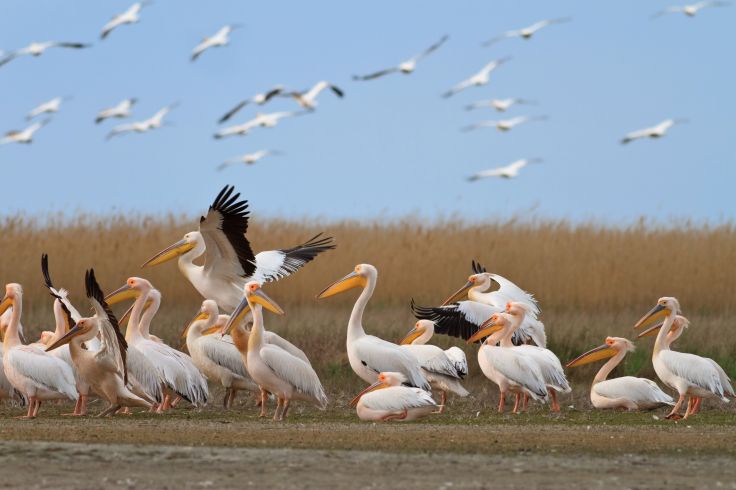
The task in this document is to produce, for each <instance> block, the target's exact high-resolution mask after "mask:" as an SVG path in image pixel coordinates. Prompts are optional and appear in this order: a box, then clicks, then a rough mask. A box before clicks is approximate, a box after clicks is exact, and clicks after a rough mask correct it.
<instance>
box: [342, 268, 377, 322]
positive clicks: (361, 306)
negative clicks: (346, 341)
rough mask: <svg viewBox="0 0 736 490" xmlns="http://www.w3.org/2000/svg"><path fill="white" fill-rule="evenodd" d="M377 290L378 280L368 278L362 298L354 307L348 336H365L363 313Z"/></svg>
mask: <svg viewBox="0 0 736 490" xmlns="http://www.w3.org/2000/svg"><path fill="white" fill-rule="evenodd" d="M375 289H376V278H375V277H373V276H370V275H369V276H368V278H367V280H366V285H365V287H363V291H361V292H360V296H358V299H357V300H356V301H355V305H353V311H352V312H351V313H350V321H349V322H348V336H361V335H365V330H363V312H364V311H365V306H366V305H367V304H368V301H370V299H371V296H373V291H374V290H375Z"/></svg>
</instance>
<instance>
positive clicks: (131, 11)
mask: <svg viewBox="0 0 736 490" xmlns="http://www.w3.org/2000/svg"><path fill="white" fill-rule="evenodd" d="M150 3H151V2H136V3H134V4H133V5H131V6H130V7H129V8H128V10H126V11H125V12H123V13H122V14H117V15H115V16H113V18H112V19H110V22H108V23H107V24H105V25H104V27H103V28H102V32H100V39H105V38H106V37H107V36H108V35H109V34H110V33H111V32H112V31H113V30H115V29H117V28H118V27H120V26H122V25H125V24H136V23H138V21H140V20H141V18H140V13H141V9H142V8H143V6H144V5H149V4H150Z"/></svg>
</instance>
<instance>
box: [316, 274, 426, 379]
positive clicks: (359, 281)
mask: <svg viewBox="0 0 736 490" xmlns="http://www.w3.org/2000/svg"><path fill="white" fill-rule="evenodd" d="M377 280H378V270H377V269H376V268H375V267H373V266H372V265H370V264H358V265H356V266H355V269H354V270H353V272H351V273H350V274H348V275H347V276H345V277H343V278H342V279H338V280H337V281H335V282H334V283H332V284H331V285H329V286H327V287H326V288H325V289H324V290H323V291H322V292H321V293H319V294H318V295H317V298H318V299H321V298H329V297H330V296H334V295H336V294H339V293H342V292H344V291H348V290H350V289H353V288H357V287H359V288H361V289H362V292H361V293H360V296H359V297H358V300H357V301H356V302H355V306H353V311H352V313H351V314H350V321H349V322H348V339H347V350H348V360H349V361H350V367H352V368H353V372H355V374H357V375H358V376H359V377H360V378H361V379H363V381H365V382H366V383H371V384H372V383H375V382H376V379H378V374H379V373H382V372H398V373H401V374H403V375H404V376H406V378H407V379H408V383H409V384H410V385H411V386H415V387H417V388H421V389H423V390H426V391H429V390H430V386H429V383H428V382H427V379H426V378H425V377H424V374H422V370H421V366H420V365H419V361H418V360H417V358H416V357H414V356H413V355H411V354H410V353H409V352H407V351H406V350H405V349H402V348H401V347H399V346H398V345H396V344H393V343H391V342H387V341H385V340H383V339H379V338H378V337H375V336H373V335H367V334H366V333H365V330H363V311H364V310H365V307H366V305H367V304H368V301H369V300H370V299H371V296H373V290H374V289H375V288H376V282H377Z"/></svg>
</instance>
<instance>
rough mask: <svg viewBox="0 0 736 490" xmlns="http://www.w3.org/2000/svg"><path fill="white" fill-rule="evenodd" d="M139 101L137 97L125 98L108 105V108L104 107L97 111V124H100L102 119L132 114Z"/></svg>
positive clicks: (119, 117)
mask: <svg viewBox="0 0 736 490" xmlns="http://www.w3.org/2000/svg"><path fill="white" fill-rule="evenodd" d="M137 101H138V99H135V98H131V99H124V100H121V101H120V102H118V103H117V105H114V106H112V107H108V108H107V109H102V110H101V111H100V112H98V113H97V117H96V118H95V124H100V123H101V122H102V121H104V120H106V119H110V118H113V117H114V118H118V119H122V118H125V117H129V116H130V114H131V112H130V111H131V109H132V108H133V106H134V105H135V103H136V102H137Z"/></svg>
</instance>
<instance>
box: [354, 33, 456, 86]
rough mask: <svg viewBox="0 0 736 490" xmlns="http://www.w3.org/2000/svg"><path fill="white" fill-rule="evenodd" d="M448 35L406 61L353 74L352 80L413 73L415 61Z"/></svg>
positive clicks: (436, 46) (438, 45) (445, 39)
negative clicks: (367, 72)
mask: <svg viewBox="0 0 736 490" xmlns="http://www.w3.org/2000/svg"><path fill="white" fill-rule="evenodd" d="M448 37H449V36H442V38H441V39H440V40H439V41H437V42H436V43H434V44H433V45H431V46H430V47H428V48H427V49H425V50H424V51H422V52H421V53H419V54H417V55H415V56H413V57H412V58H409V59H408V60H406V61H402V62H401V63H399V64H398V65H396V66H392V67H391V68H386V69H385V70H380V71H377V72H374V73H370V74H368V75H353V80H363V81H365V80H375V79H376V78H380V77H382V76H384V75H388V74H390V73H396V72H401V73H403V74H404V75H409V74H410V73H413V72H414V70H415V69H416V67H417V62H418V61H419V60H421V59H422V58H424V57H425V56H427V55H429V54H431V53H432V52H434V51H436V50H437V49H438V48H439V47H440V46H442V45H443V44H444V43H445V41H447V39H448Z"/></svg>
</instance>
